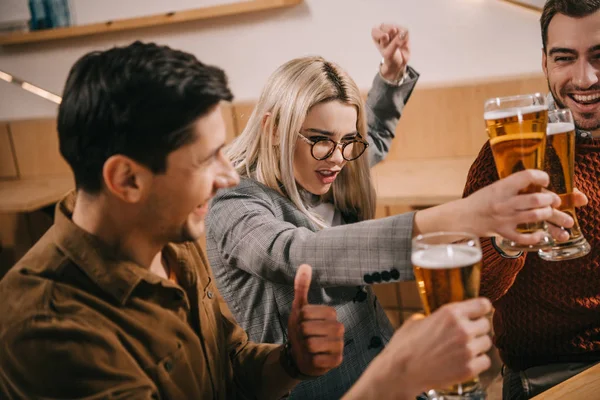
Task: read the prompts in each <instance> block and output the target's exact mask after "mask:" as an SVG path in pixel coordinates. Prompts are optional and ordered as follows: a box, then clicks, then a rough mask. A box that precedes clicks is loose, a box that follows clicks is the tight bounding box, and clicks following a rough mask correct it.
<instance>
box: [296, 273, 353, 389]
mask: <svg viewBox="0 0 600 400" xmlns="http://www.w3.org/2000/svg"><path fill="white" fill-rule="evenodd" d="M311 278H312V268H311V267H310V265H307V264H303V265H301V266H300V267H299V268H298V271H297V272H296V278H295V280H294V292H295V293H294V302H293V303H292V311H291V314H290V318H289V320H288V339H289V343H290V345H291V356H292V359H293V362H294V363H295V366H296V368H297V369H298V371H299V372H300V373H301V374H303V375H308V376H315V377H316V376H320V375H323V374H325V373H326V372H328V371H329V370H331V369H333V368H335V367H337V366H338V365H340V363H341V362H342V354H343V350H344V325H342V324H341V323H340V322H338V320H337V314H336V311H335V309H334V308H333V307H329V306H323V305H310V304H308V289H309V288H310V281H311Z"/></svg>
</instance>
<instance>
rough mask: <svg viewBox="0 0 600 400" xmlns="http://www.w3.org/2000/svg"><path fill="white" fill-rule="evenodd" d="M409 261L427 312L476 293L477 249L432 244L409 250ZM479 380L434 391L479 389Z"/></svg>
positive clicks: (448, 392)
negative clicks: (411, 252)
mask: <svg viewBox="0 0 600 400" xmlns="http://www.w3.org/2000/svg"><path fill="white" fill-rule="evenodd" d="M411 260H412V264H413V268H414V272H415V278H416V281H417V287H418V289H419V295H420V296H421V301H422V303H423V308H424V309H425V314H426V315H429V314H431V313H432V312H434V311H435V310H437V309H438V308H440V307H441V306H443V305H444V304H448V303H452V302H456V301H463V300H467V299H472V298H475V297H477V296H479V282H480V278H481V249H480V248H479V247H472V246H469V245H467V244H460V243H457V244H445V245H432V246H429V247H428V248H425V249H420V250H416V251H414V252H413V254H412V257H411ZM479 388H480V385H479V379H477V378H473V379H471V380H469V381H467V382H462V383H460V384H457V385H454V386H452V387H450V388H447V389H443V390H436V392H437V393H438V394H439V395H442V396H444V395H446V396H448V395H450V396H456V395H462V394H467V393H469V392H473V391H476V390H479Z"/></svg>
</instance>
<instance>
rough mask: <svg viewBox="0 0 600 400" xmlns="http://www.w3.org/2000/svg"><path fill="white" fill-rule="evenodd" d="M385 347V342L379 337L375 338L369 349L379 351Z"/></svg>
mask: <svg viewBox="0 0 600 400" xmlns="http://www.w3.org/2000/svg"><path fill="white" fill-rule="evenodd" d="M381 346H383V341H382V340H381V338H380V337H379V336H373V337H372V338H371V341H370V342H369V349H378V348H380V347H381Z"/></svg>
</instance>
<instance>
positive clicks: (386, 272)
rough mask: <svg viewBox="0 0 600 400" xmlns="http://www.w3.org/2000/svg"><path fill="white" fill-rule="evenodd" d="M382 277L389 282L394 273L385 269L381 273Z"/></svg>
mask: <svg viewBox="0 0 600 400" xmlns="http://www.w3.org/2000/svg"><path fill="white" fill-rule="evenodd" d="M381 279H383V280H384V281H385V282H389V281H390V279H392V274H390V273H389V271H383V272H382V273H381Z"/></svg>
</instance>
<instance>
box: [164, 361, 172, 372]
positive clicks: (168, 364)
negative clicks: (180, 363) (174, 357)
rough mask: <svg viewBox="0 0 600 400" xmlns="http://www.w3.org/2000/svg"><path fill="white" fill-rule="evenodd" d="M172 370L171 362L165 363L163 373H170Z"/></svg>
mask: <svg viewBox="0 0 600 400" xmlns="http://www.w3.org/2000/svg"><path fill="white" fill-rule="evenodd" d="M172 369H173V363H172V362H171V361H165V371H167V372H171V370H172Z"/></svg>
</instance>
